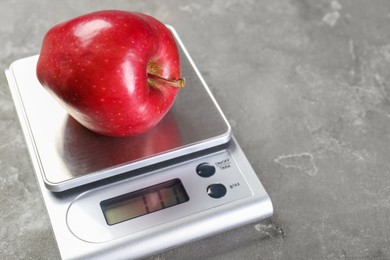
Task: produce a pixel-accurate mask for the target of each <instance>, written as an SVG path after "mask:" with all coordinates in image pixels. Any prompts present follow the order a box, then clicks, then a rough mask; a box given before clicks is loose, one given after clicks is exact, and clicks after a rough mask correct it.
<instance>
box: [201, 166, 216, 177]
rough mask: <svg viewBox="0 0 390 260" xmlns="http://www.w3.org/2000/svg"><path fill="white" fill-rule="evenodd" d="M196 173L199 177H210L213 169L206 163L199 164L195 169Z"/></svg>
mask: <svg viewBox="0 0 390 260" xmlns="http://www.w3.org/2000/svg"><path fill="white" fill-rule="evenodd" d="M196 173H197V174H198V175H199V176H201V177H210V176H212V175H214V173H215V167H214V166H212V165H211V164H208V163H201V164H199V165H198V167H196Z"/></svg>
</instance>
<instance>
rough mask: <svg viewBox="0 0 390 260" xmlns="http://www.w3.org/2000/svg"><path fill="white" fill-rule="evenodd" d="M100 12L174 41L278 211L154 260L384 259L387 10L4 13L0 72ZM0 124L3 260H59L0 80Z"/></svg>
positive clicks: (58, 9)
mask: <svg viewBox="0 0 390 260" xmlns="http://www.w3.org/2000/svg"><path fill="white" fill-rule="evenodd" d="M102 9H122V10H133V11H140V12H144V13H148V14H150V15H152V16H154V17H156V18H158V19H159V20H161V21H163V22H164V23H167V24H170V25H172V26H174V27H175V29H176V30H177V32H178V33H179V35H180V37H181V38H182V41H183V42H184V44H185V45H186V47H187V49H188V51H189V52H190V53H191V56H192V58H193V60H194V61H195V63H196V64H197V66H198V68H199V70H200V72H201V73H202V75H203V77H204V78H205V80H206V82H207V83H208V85H209V87H210V88H211V91H212V92H213V94H214V95H215V97H216V99H217V101H218V102H219V104H220V106H221V107H222V110H223V111H224V112H225V114H226V116H227V119H228V120H229V122H230V123H231V125H232V128H233V132H234V134H235V136H236V138H237V139H238V141H239V142H240V144H241V146H242V148H243V150H244V151H245V153H246V155H247V157H248V159H249V161H250V162H251V164H252V166H253V168H254V169H255V171H256V172H257V174H258V176H259V178H260V179H261V181H262V183H263V185H264V186H265V188H266V190H267V191H268V193H269V195H270V197H271V199H272V201H273V204H274V210H275V212H274V215H273V217H271V218H269V219H267V220H264V221H261V222H258V223H253V224H250V225H247V226H244V227H241V228H238V229H235V230H232V231H229V232H226V233H223V234H219V235H216V236H213V237H211V238H207V239H203V240H200V241H197V242H194V243H191V244H189V245H185V246H182V247H179V248H176V249H172V250H170V251H167V252H164V253H161V254H159V255H157V256H153V257H150V259H205V258H207V259H259V258H261V259H340V258H341V259H357V258H358V259H389V258H390V178H389V174H390V160H389V159H388V157H387V156H388V155H389V154H390V146H389V145H388V142H390V70H389V67H390V30H389V29H388V28H389V25H390V2H389V1H387V0H374V1H363V0H319V1H306V0H277V1H276V0H275V1H266V0H260V1H255V0H241V1H238V0H227V1H222V0H215V1H206V0H202V1H190V0H183V1H173V0H169V1H164V2H161V1H147V2H146V1H135V0H131V1H129V0H127V1H125V0H120V1H110V0H103V1H77V0H72V1H70V0H67V1H50V0H29V1H15V0H2V1H1V2H0V24H1V26H0V69H1V71H4V70H5V69H6V68H8V66H9V64H10V63H11V62H12V61H14V60H17V59H20V58H23V57H27V56H31V55H34V54H37V53H38V52H39V50H40V46H41V41H42V38H43V35H44V33H45V32H46V31H47V30H48V29H49V28H50V27H51V26H53V25H54V24H57V23H59V22H61V21H64V20H67V19H70V18H72V17H75V16H78V15H81V14H84V13H87V12H91V11H95V10H102ZM183 91H185V89H184V90H183ZM0 121H1V124H0V132H1V135H0V198H1V200H0V216H1V217H0V227H1V228H0V258H1V259H58V258H59V257H60V256H59V252H58V249H57V247H56V243H55V240H54V237H53V234H52V231H51V226H50V223H49V219H48V216H47V213H46V210H45V207H44V204H43V200H42V198H41V194H40V191H39V188H38V186H37V182H36V180H35V177H34V173H33V169H32V164H31V162H30V159H29V155H28V152H27V149H26V144H25V142H24V137H23V135H22V132H21V128H20V125H19V122H18V119H17V116H16V111H15V108H14V105H13V102H12V99H11V95H10V92H9V89H8V84H7V81H6V78H5V75H4V74H3V73H0Z"/></svg>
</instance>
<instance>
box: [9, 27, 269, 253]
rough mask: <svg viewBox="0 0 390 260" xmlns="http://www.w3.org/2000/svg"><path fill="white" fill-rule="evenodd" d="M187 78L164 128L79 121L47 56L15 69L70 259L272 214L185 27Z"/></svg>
mask: <svg viewBox="0 0 390 260" xmlns="http://www.w3.org/2000/svg"><path fill="white" fill-rule="evenodd" d="M169 29H170V30H171V31H172V33H173V35H174V37H175V39H176V41H177V44H178V47H179V53H180V57H181V67H182V68H181V70H182V74H183V76H184V77H185V78H186V88H185V89H183V90H181V91H180V92H179V95H178V97H177V98H176V100H175V103H174V105H173V106H172V108H171V110H170V111H169V113H168V114H167V115H166V117H165V118H164V119H163V120H162V122H160V123H159V124H158V125H157V126H156V127H155V128H153V129H152V130H150V131H148V132H147V133H145V134H141V135H139V136H135V137H129V138H127V137H125V138H114V137H105V136H101V135H98V134H95V133H93V132H91V131H89V130H87V129H85V128H84V127H82V126H80V125H79V124H78V123H77V122H76V121H75V120H74V119H72V118H71V117H69V116H68V115H67V113H66V111H65V110H64V109H63V108H62V107H61V106H60V105H59V104H58V103H57V102H56V101H55V100H54V99H53V98H52V97H51V96H50V95H49V94H48V93H47V92H46V90H44V89H43V87H42V86H40V83H39V82H38V80H37V78H36V74H35V66H36V62H37V59H38V56H32V57H28V58H25V59H21V60H18V61H15V62H14V63H13V64H12V65H11V66H10V68H9V69H8V70H6V76H7V79H8V82H9V86H10V89H11V93H12V97H13V99H14V103H15V107H16V109H17V113H18V116H19V120H20V122H21V126H22V129H23V133H24V135H25V139H26V142H27V147H28V150H29V153H30V155H31V159H32V164H33V167H34V171H35V174H36V176H37V180H38V183H39V186H40V189H41V193H42V195H43V198H44V201H45V205H46V208H47V211H48V214H49V217H50V221H51V224H52V227H53V231H54V235H55V238H56V241H57V244H58V248H59V251H60V254H61V257H62V258H63V259H99V258H101V259H138V258H142V257H146V256H149V255H153V254H156V253H158V252H161V251H164V250H167V249H169V248H173V247H176V246H179V245H182V244H185V243H188V242H191V241H194V240H197V239H201V238H204V237H207V236H211V235H214V234H217V233H220V232H223V231H227V230H229V229H232V228H235V227H239V226H242V225H245V224H248V223H252V222H255V221H259V220H261V219H264V218H266V217H269V216H271V215H272V213H273V207H272V203H271V200H270V198H269V196H268V194H267V192H266V191H265V189H264V188H263V186H262V184H261V182H260V181H259V179H258V177H257V176H256V173H255V172H254V170H253V169H252V167H251V166H250V164H249V162H248V160H247V159H246V157H245V155H244V153H243V151H242V150H241V148H240V147H239V145H238V143H237V141H236V139H235V138H234V137H233V136H232V134H231V128H230V126H229V124H228V122H227V121H226V118H225V116H224V115H223V113H222V111H221V109H220V108H219V106H218V104H217V103H216V101H215V99H214V97H213V96H212V94H211V92H210V91H209V89H208V87H207V85H206V83H205V82H204V80H203V78H202V77H201V75H200V73H199V71H198V70H197V68H196V66H195V64H194V63H193V61H192V59H191V58H190V56H189V54H188V52H187V51H186V49H185V47H184V46H183V44H182V42H181V40H180V39H179V37H178V35H177V33H176V32H175V30H174V29H173V28H172V27H169Z"/></svg>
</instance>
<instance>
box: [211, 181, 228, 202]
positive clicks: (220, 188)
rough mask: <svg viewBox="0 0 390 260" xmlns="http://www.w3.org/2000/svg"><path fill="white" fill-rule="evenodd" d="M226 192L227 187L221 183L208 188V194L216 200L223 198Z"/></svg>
mask: <svg viewBox="0 0 390 260" xmlns="http://www.w3.org/2000/svg"><path fill="white" fill-rule="evenodd" d="M226 192H227V190H226V187H225V186H224V185H223V184H220V183H214V184H211V185H210V186H208V187H207V194H208V195H209V196H210V197H212V198H214V199H219V198H222V197H223V196H225V195H226Z"/></svg>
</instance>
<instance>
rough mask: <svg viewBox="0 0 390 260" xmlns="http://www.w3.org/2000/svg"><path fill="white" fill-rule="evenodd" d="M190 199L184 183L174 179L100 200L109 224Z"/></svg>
mask: <svg viewBox="0 0 390 260" xmlns="http://www.w3.org/2000/svg"><path fill="white" fill-rule="evenodd" d="M187 201H189V197H188V195H187V192H186V190H185V188H184V186H183V183H182V182H181V181H180V180H179V179H173V180H170V181H167V182H163V183H160V184H157V185H153V186H150V187H147V188H144V189H141V190H137V191H134V192H130V193H126V194H123V195H121V196H118V197H115V198H111V199H108V200H104V201H102V202H100V207H101V209H102V211H103V214H104V217H105V219H106V222H107V224H108V225H115V224H118V223H120V222H123V221H126V220H130V219H134V218H137V217H140V216H143V215H146V214H150V213H152V212H155V211H158V210H162V209H165V208H169V207H172V206H175V205H178V204H181V203H184V202H187Z"/></svg>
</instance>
